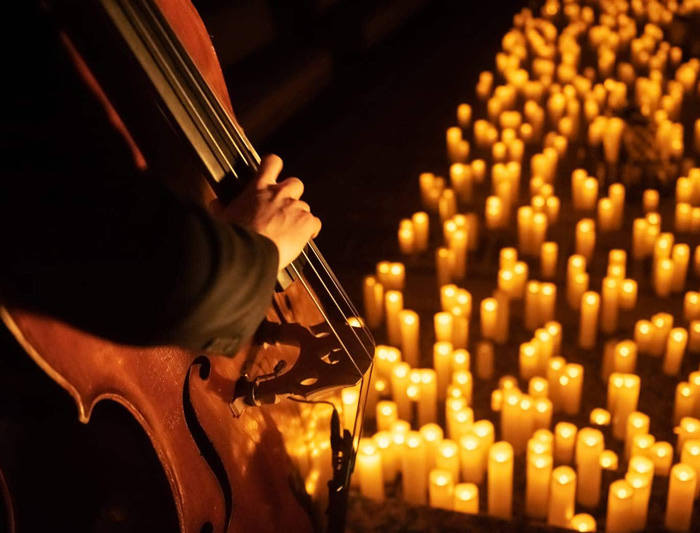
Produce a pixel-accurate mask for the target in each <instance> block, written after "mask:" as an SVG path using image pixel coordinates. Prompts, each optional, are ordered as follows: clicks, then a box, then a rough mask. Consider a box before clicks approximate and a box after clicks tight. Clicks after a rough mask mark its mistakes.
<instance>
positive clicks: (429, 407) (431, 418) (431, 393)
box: [418, 368, 437, 426]
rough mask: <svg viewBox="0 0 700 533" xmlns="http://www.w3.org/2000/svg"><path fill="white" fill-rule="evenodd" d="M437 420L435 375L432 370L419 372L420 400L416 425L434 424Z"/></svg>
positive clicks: (424, 369)
mask: <svg viewBox="0 0 700 533" xmlns="http://www.w3.org/2000/svg"><path fill="white" fill-rule="evenodd" d="M436 420H437V375H436V373H435V370H433V369H432V368H423V369H421V370H420V400H419V402H418V423H419V424H420V425H421V426H422V425H424V424H429V423H434V422H435V421H436Z"/></svg>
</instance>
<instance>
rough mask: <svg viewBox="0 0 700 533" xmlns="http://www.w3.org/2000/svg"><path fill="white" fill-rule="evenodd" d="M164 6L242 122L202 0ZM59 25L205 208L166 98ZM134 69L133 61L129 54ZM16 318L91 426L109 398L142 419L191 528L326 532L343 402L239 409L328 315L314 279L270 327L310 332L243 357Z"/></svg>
mask: <svg viewBox="0 0 700 533" xmlns="http://www.w3.org/2000/svg"><path fill="white" fill-rule="evenodd" d="M153 3H154V5H156V6H157V7H158V9H159V10H160V13H161V15H162V17H163V18H164V19H166V20H167V22H168V23H169V25H170V27H171V28H172V30H173V32H174V33H175V34H176V36H177V38H178V39H179V41H180V43H181V45H182V47H183V48H184V49H185V50H186V52H187V54H188V55H189V58H190V59H191V61H192V62H193V63H194V64H195V65H196V67H197V69H198V70H199V72H200V73H201V74H202V76H203V77H204V79H205V80H206V82H207V84H208V86H209V88H210V89H211V91H212V92H213V93H214V95H215V97H216V99H217V101H218V102H219V103H221V105H223V106H224V107H225V108H226V110H227V111H228V113H230V115H231V117H233V110H232V108H231V104H230V101H229V98H228V94H227V92H226V86H225V83H224V80H223V76H222V73H221V69H220V66H219V64H218V61H217V59H216V55H215V53H214V49H213V47H212V44H211V41H210V39H209V37H208V34H207V32H206V29H205V28H204V25H203V23H202V22H201V20H200V19H199V17H198V15H197V13H196V11H195V9H194V7H193V6H192V5H191V4H190V2H189V0H157V1H154V2H153ZM57 20H59V21H62V19H61V17H57ZM79 22H84V21H78V23H79ZM59 27H60V29H61V34H60V38H61V41H62V42H63V43H64V45H65V46H66V49H67V50H68V53H69V54H70V55H71V56H72V57H73V59H74V63H75V65H76V69H77V70H78V71H79V73H80V74H81V76H82V77H83V79H84V80H85V82H86V83H87V84H88V85H89V86H90V87H91V88H92V90H93V92H94V94H95V96H96V98H98V99H99V100H100V101H101V102H102V104H103V107H104V109H105V119H106V120H110V121H111V122H112V124H113V126H114V127H116V128H117V129H119V130H120V131H122V133H123V135H124V138H125V139H126V140H127V141H128V142H129V144H130V145H131V146H132V152H133V156H134V161H135V164H136V165H137V166H147V167H148V168H149V169H150V170H151V171H153V172H154V173H155V174H157V175H161V176H168V179H167V185H168V186H170V187H171V188H172V189H173V190H175V191H176V192H178V193H179V194H182V195H187V196H189V197H190V198H195V199H196V200H197V201H199V202H200V203H202V204H203V205H206V204H207V203H208V202H209V201H210V200H211V199H213V198H214V197H215V196H216V195H215V193H214V190H213V188H212V187H211V182H210V181H208V180H207V179H206V178H205V173H204V172H202V171H201V168H200V167H199V166H198V165H197V164H196V162H195V161H193V158H192V157H189V155H188V153H187V152H188V150H183V146H185V147H187V139H184V138H183V136H182V135H179V134H178V133H177V132H175V131H174V128H173V127H172V126H173V125H172V123H171V122H170V121H168V120H167V119H164V118H163V116H162V113H160V112H159V110H158V109H157V108H156V106H155V105H152V102H151V101H150V100H149V98H150V97H149V95H148V94H147V91H141V92H138V91H134V89H133V87H130V88H129V90H127V91H125V92H124V93H122V94H121V95H120V94H119V86H120V85H119V84H117V85H115V84H114V79H122V80H123V79H125V78H126V77H130V76H129V73H128V72H122V71H120V70H119V67H115V66H114V63H113V62H111V60H110V61H101V60H100V58H99V57H98V56H99V54H97V55H95V54H94V53H93V54H92V55H91V53H90V52H89V51H88V52H84V51H83V49H82V48H81V43H80V38H74V35H73V34H72V33H71V30H70V27H71V25H70V24H68V25H67V26H66V29H65V31H64V28H63V27H62V26H61V24H60V23H59ZM110 59H111V58H110ZM105 63H106V65H107V66H105ZM123 65H127V66H128V65H130V63H129V60H126V61H124V62H123V63H122V64H121V66H123ZM132 66H133V65H132ZM102 73H108V74H105V76H102V75H101V74H102ZM110 76H114V78H113V79H110ZM134 78H135V79H136V80H137V81H136V83H139V81H138V78H139V77H138V76H134ZM142 93H143V94H142ZM124 94H127V97H126V98H125V97H124ZM131 100H134V101H131ZM233 120H234V121H235V118H233ZM2 318H3V321H4V322H5V324H6V325H7V327H8V329H9V330H10V331H11V333H12V334H13V335H14V337H15V338H16V339H17V340H18V341H19V343H20V344H21V345H22V347H23V348H24V349H25V350H26V352H27V353H28V354H29V356H30V357H31V358H32V359H33V361H34V362H35V363H36V364H37V365H38V366H39V367H40V368H41V369H42V370H43V371H44V372H45V373H46V374H47V375H48V376H50V378H51V379H53V380H54V381H55V382H56V383H58V384H59V385H60V386H61V387H62V388H63V389H65V391H67V393H69V394H70V396H71V397H72V399H73V400H74V401H75V404H76V406H77V412H78V417H79V419H80V421H81V422H84V423H89V421H90V417H91V414H92V412H93V409H94V408H95V405H96V404H98V403H99V402H101V401H103V400H106V401H113V402H117V403H118V404H120V405H122V406H123V407H124V408H125V409H126V410H127V411H128V413H129V414H130V415H131V416H133V418H134V419H135V420H136V421H137V422H138V424H139V425H140V426H141V428H142V429H143V431H144V432H145V434H146V435H147V437H148V439H149V440H150V442H151V444H152V446H153V449H154V450H155V453H156V455H157V458H158V460H159V462H160V464H161V466H162V468H163V471H164V473H165V477H166V478H167V481H168V484H169V486H170V490H171V492H172V498H173V501H174V504H175V508H176V510H177V516H178V523H179V527H180V530H181V531H182V532H183V533H199V532H217V533H219V532H222V533H223V532H231V533H233V532H261V533H262V532H273V531H290V532H297V531H298V532H307V531H314V530H319V529H320V528H321V527H322V524H323V519H322V518H321V517H322V510H323V508H324V506H325V491H326V484H327V482H328V481H329V480H330V479H331V477H332V469H331V450H330V443H329V431H328V421H329V415H330V413H331V409H330V408H329V407H328V406H327V405H318V406H311V405H307V404H301V403H295V402H291V401H282V402H279V403H275V404H270V405H261V406H255V407H251V408H247V409H245V411H243V412H242V413H234V410H233V409H232V405H231V404H232V399H233V398H234V395H235V388H236V383H237V382H238V381H239V379H240V378H241V376H243V375H249V376H252V377H255V376H261V375H268V374H270V373H274V371H275V369H276V368H278V367H279V363H280V361H284V362H285V364H286V365H288V366H293V365H294V363H295V361H296V360H297V359H298V358H299V356H300V353H301V352H302V351H303V346H304V342H305V341H304V338H305V336H308V329H307V328H308V327H310V326H314V325H317V324H319V323H322V322H323V321H324V314H323V312H322V311H321V310H320V309H319V306H318V303H317V302H316V299H315V297H314V296H313V292H312V291H311V292H310V291H309V289H308V286H307V284H306V282H305V281H304V279H303V278H301V279H296V280H294V281H292V282H291V283H290V284H289V285H288V286H287V287H286V288H285V289H284V291H281V292H277V293H275V294H274V295H273V305H272V306H271V307H270V310H269V311H268V314H267V319H266V322H265V323H266V324H267V325H268V329H270V327H272V329H274V326H275V325H281V324H290V323H291V324H297V325H302V326H303V328H301V329H302V330H303V331H304V332H305V333H304V334H301V335H297V338H296V339H293V340H292V341H291V342H284V343H282V342H279V339H277V340H275V339H270V338H265V335H264V333H262V332H261V333H260V334H258V335H256V337H255V338H254V339H253V340H251V341H249V342H248V343H247V344H246V345H245V346H244V348H242V349H241V350H240V351H239V353H238V354H236V356H235V357H224V356H219V355H214V354H209V353H207V354H204V353H198V352H193V351H187V350H184V349H181V348H178V347H172V346H163V347H154V348H144V347H133V346H125V345H119V344H116V343H114V342H111V341H107V340H105V339H101V338H99V337H96V336H94V335H91V334H88V333H85V332H83V331H81V330H79V329H76V328H75V327H73V326H71V325H69V324H65V323H62V322H60V321H57V320H55V319H53V318H51V317H48V316H44V315H41V314H39V313H36V312H29V311H26V310H23V309H19V308H13V307H6V308H4V309H3V310H2ZM125 320H128V316H127V317H125ZM312 337H313V335H311V336H310V338H312ZM10 489H11V487H10ZM19 531H21V529H19Z"/></svg>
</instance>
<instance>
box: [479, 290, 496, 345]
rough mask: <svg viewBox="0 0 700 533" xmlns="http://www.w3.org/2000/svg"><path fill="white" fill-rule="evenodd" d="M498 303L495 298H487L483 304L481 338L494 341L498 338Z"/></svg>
mask: <svg viewBox="0 0 700 533" xmlns="http://www.w3.org/2000/svg"><path fill="white" fill-rule="evenodd" d="M497 314H498V303H497V302H496V299H495V298H485V299H484V300H482V302H481V336H482V337H483V338H484V339H493V338H494V337H495V336H496V323H497V322H496V319H497Z"/></svg>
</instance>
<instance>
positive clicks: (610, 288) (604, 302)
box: [600, 277, 620, 334]
mask: <svg viewBox="0 0 700 533" xmlns="http://www.w3.org/2000/svg"><path fill="white" fill-rule="evenodd" d="M619 294H620V288H619V282H618V280H616V279H612V278H607V277H606V278H604V279H603V288H602V291H601V306H600V329H601V331H603V332H604V333H608V334H610V333H614V332H615V330H617V317H618V307H619V301H618V300H619V298H618V297H619Z"/></svg>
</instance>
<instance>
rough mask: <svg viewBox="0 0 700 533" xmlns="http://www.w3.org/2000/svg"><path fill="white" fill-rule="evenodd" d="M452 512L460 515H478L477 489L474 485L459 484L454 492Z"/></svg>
mask: <svg viewBox="0 0 700 533" xmlns="http://www.w3.org/2000/svg"><path fill="white" fill-rule="evenodd" d="M454 510H455V511H457V512H460V513H469V514H478V512H479V487H477V486H476V485H475V484H474V483H459V484H457V485H456V486H455V491H454Z"/></svg>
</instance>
